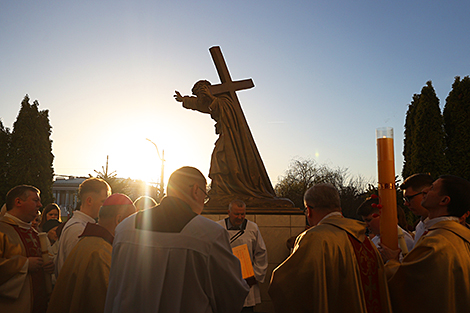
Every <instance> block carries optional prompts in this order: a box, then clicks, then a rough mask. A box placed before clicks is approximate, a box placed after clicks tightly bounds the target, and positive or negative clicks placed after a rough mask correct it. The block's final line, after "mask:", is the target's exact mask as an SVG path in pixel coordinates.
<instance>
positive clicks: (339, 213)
mask: <svg viewBox="0 0 470 313" xmlns="http://www.w3.org/2000/svg"><path fill="white" fill-rule="evenodd" d="M332 216H339V217H343V214H342V213H341V212H338V211H335V212H331V213H329V214H327V215H325V217H323V218H322V219H321V220H320V221H319V222H318V224H320V223H321V222H322V221H323V220H325V219H327V218H329V217H332ZM318 224H317V225H318Z"/></svg>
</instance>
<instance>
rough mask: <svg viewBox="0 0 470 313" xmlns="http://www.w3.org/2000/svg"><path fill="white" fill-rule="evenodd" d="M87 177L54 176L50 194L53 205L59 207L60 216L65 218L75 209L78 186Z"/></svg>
mask: <svg viewBox="0 0 470 313" xmlns="http://www.w3.org/2000/svg"><path fill="white" fill-rule="evenodd" d="M85 179H87V177H75V176H56V177H55V181H54V183H53V184H52V194H53V196H54V198H55V203H57V205H59V207H60V210H61V215H62V216H67V215H70V214H71V213H72V211H73V210H74V209H75V208H76V207H77V203H78V199H77V193H78V186H80V184H81V183H82V182H83V181H84V180H85Z"/></svg>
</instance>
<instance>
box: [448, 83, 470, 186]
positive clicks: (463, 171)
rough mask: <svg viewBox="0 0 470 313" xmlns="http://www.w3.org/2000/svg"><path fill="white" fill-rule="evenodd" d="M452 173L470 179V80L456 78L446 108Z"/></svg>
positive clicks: (449, 158)
mask: <svg viewBox="0 0 470 313" xmlns="http://www.w3.org/2000/svg"><path fill="white" fill-rule="evenodd" d="M444 129H445V133H446V137H445V138H446V144H447V151H446V156H447V158H448V160H449V163H450V171H449V172H450V173H451V174H454V175H458V176H460V177H463V178H466V179H470V162H469V160H470V78H469V77H468V76H466V77H464V78H463V79H462V80H460V77H458V76H457V77H455V80H454V83H453V84H452V90H451V91H450V92H449V95H448V96H447V98H446V105H445V107H444Z"/></svg>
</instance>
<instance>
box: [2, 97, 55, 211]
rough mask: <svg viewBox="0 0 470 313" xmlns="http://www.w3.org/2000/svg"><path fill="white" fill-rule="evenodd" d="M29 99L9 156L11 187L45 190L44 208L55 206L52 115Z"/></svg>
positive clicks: (25, 100)
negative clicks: (50, 117)
mask: <svg viewBox="0 0 470 313" xmlns="http://www.w3.org/2000/svg"><path fill="white" fill-rule="evenodd" d="M29 101H30V99H29V97H28V95H26V96H25V97H24V99H23V102H22V103H21V109H20V112H19V113H18V117H17V118H16V122H15V123H14V124H13V131H12V134H11V145H10V154H9V164H10V169H9V175H8V176H9V178H10V179H9V184H10V186H11V187H13V186H16V185H20V184H29V185H33V186H35V187H37V188H39V190H41V200H42V203H43V205H46V204H48V203H51V202H52V200H53V199H52V180H53V176H54V170H53V168H52V161H53V160H54V155H53V154H52V141H51V139H50V135H51V129H52V127H51V125H50V124H49V111H48V110H43V111H39V110H38V107H39V102H38V101H34V102H33V104H30V103H29Z"/></svg>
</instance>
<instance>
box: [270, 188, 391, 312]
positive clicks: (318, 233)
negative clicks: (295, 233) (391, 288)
mask: <svg viewBox="0 0 470 313" xmlns="http://www.w3.org/2000/svg"><path fill="white" fill-rule="evenodd" d="M304 203H305V206H306V208H307V209H306V214H307V218H308V221H309V223H310V225H312V228H310V229H308V230H306V231H305V232H303V233H302V234H300V235H299V237H298V238H297V240H296V244H295V247H294V252H293V253H292V254H291V255H290V256H289V257H288V258H287V259H286V260H285V261H284V262H283V263H282V264H281V265H280V266H279V267H277V268H276V269H275V270H274V272H273V275H272V278H271V285H270V287H269V295H270V296H271V299H272V300H273V304H274V308H275V310H276V312H329V313H335V312H338V313H339V312H361V313H362V312H368V313H372V312H391V307H390V300H389V297H388V290H387V282H386V279H385V274H384V267H383V262H382V259H381V258H380V255H379V253H378V251H377V250H376V248H375V246H374V244H373V243H372V242H371V241H370V240H369V238H368V237H366V235H365V232H366V227H365V224H364V223H362V222H359V221H356V220H351V219H347V218H344V217H343V216H342V214H341V206H340V198H339V194H338V191H337V190H336V188H335V187H333V186H332V185H330V184H317V185H315V186H313V187H311V188H310V189H308V190H307V192H306V193H305V196H304Z"/></svg>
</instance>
